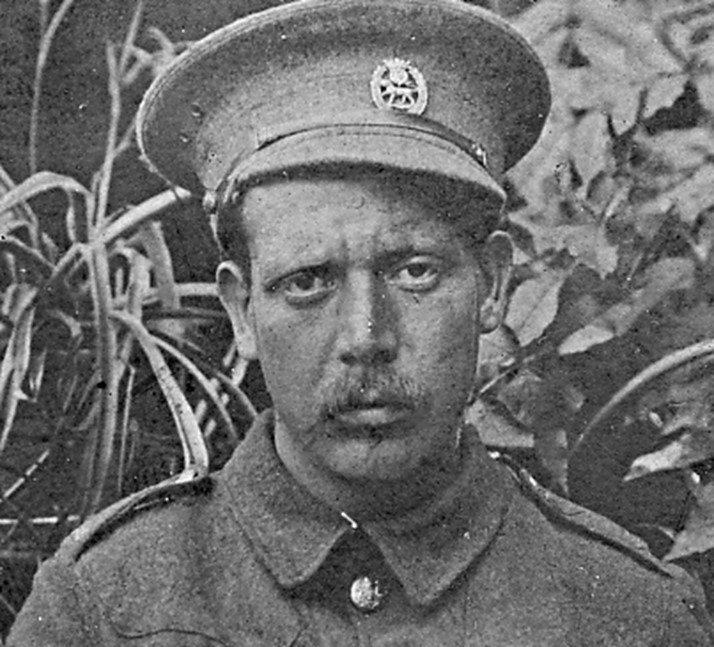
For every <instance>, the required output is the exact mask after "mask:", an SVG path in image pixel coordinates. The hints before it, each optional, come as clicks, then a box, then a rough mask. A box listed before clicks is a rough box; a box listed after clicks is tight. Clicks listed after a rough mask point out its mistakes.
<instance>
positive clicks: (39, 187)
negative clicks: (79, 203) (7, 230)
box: [0, 171, 90, 213]
mask: <svg viewBox="0 0 714 647" xmlns="http://www.w3.org/2000/svg"><path fill="white" fill-rule="evenodd" d="M54 189H60V190H62V191H64V192H66V193H80V194H81V195H84V196H89V195H90V193H89V191H87V189H85V188H84V187H83V186H82V185H81V184H80V183H79V182H77V180H75V179H74V178H72V177H69V176H68V175H59V174H58V173H52V172H50V171H40V172H39V173H35V174H34V175H31V176H30V177H29V178H27V179H26V180H25V181H24V182H22V183H21V184H18V185H17V186H16V187H14V188H13V189H11V190H10V191H8V192H7V193H6V194H5V195H3V196H2V197H0V213H2V212H3V211H7V210H8V209H12V208H14V207H15V206H17V205H20V204H22V203H24V202H26V201H27V200H29V199H30V198H33V197H35V196H36V195H39V194H40V193H46V192H47V191H52V190H54Z"/></svg>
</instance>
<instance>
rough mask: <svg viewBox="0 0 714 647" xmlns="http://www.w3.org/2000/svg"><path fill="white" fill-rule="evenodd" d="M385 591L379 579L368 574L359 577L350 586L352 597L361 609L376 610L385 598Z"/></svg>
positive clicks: (366, 610)
mask: <svg viewBox="0 0 714 647" xmlns="http://www.w3.org/2000/svg"><path fill="white" fill-rule="evenodd" d="M384 596H385V592H384V590H383V589H382V588H381V586H380V583H379V580H376V579H373V578H369V577H367V576H364V577H358V578H357V579H356V580H355V581H354V582H352V586H351V587H350V599H351V600H352V604H354V605H355V606H356V607H357V608H358V609H359V610H360V611H364V612H365V613H368V612H370V611H376V610H377V609H378V608H379V607H380V606H381V604H382V602H383V600H384Z"/></svg>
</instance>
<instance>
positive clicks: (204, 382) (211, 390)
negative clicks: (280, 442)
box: [152, 335, 238, 439]
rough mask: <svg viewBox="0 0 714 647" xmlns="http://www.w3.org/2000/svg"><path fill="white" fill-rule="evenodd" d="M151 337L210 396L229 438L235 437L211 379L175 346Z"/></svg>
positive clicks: (233, 428) (232, 427) (227, 414)
mask: <svg viewBox="0 0 714 647" xmlns="http://www.w3.org/2000/svg"><path fill="white" fill-rule="evenodd" d="M152 339H153V340H154V343H156V345H157V346H159V348H163V349H164V350H165V351H166V352H167V353H169V355H172V356H173V357H175V358H176V359H177V360H178V361H179V362H180V363H181V364H182V365H183V366H184V368H185V369H186V370H187V371H188V372H189V373H190V374H191V375H193V377H194V378H195V379H196V381H197V382H198V383H199V385H200V386H201V388H202V389H203V390H204V392H205V393H206V395H207V396H208V397H209V398H210V400H211V402H213V404H214V406H215V407H216V409H217V410H218V413H219V414H220V416H221V418H222V419H223V422H224V423H225V425H226V427H227V429H228V433H229V434H230V436H231V438H233V439H237V438H238V433H237V432H236V429H235V426H234V424H233V421H232V420H231V416H230V414H229V413H228V409H226V405H225V403H224V402H223V400H222V399H221V394H220V393H219V392H218V389H217V388H216V385H215V384H214V383H213V382H212V381H211V380H209V379H208V378H207V377H206V375H205V374H204V373H203V371H202V370H201V369H200V368H198V366H196V364H194V363H193V362H192V361H191V360H190V359H189V358H188V357H187V356H186V355H185V354H184V353H182V352H181V351H180V350H179V349H178V348H175V347H174V346H172V345H171V344H169V343H168V342H166V341H164V340H163V339H161V338H160V337H156V336H154V335H152Z"/></svg>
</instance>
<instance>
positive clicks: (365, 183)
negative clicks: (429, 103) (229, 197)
mask: <svg viewBox="0 0 714 647" xmlns="http://www.w3.org/2000/svg"><path fill="white" fill-rule="evenodd" d="M402 180H403V181H404V182H406V183H404V182H403V183H401V184H400V183H399V181H398V179H397V178H393V177H392V178H384V177H379V176H375V175H370V174H363V175H356V176H354V177H348V178H324V177H319V178H303V179H300V180H285V181H278V182H272V183H269V184H265V185H259V186H255V187H253V188H251V189H250V190H249V191H248V192H247V193H246V195H245V196H244V203H243V215H244V219H245V221H246V228H247V230H248V234H249V236H250V238H251V239H252V240H253V242H254V243H255V244H257V246H258V247H260V248H262V249H264V250H266V251H268V252H270V251H278V250H277V249H276V248H280V247H281V246H286V247H287V248H288V249H290V250H292V251H293V252H295V253H298V252H301V251H306V252H308V251H309V250H312V249H314V250H317V249H319V248H323V249H324V250H325V251H326V250H327V249H328V248H331V247H332V248H334V247H336V246H337V247H339V246H344V245H346V244H349V243H355V244H357V243H358V242H360V241H361V242H362V243H363V244H367V245H369V247H370V249H371V250H372V251H373V252H374V253H378V252H379V251H380V250H384V251H388V250H393V249H397V248H407V247H409V246H410V245H412V246H413V245H419V244H428V243H434V244H448V243H449V242H450V241H451V240H452V239H454V238H455V232H454V230H453V228H452V227H451V224H450V223H449V222H447V220H446V218H447V217H448V216H447V215H445V214H444V213H442V209H441V205H440V204H439V203H438V201H437V200H436V199H435V198H434V196H433V195H431V194H430V192H429V191H425V190H423V187H422V188H420V189H419V190H410V185H409V184H408V178H402Z"/></svg>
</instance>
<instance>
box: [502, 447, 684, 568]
mask: <svg viewBox="0 0 714 647" xmlns="http://www.w3.org/2000/svg"><path fill="white" fill-rule="evenodd" d="M496 458H497V460H498V461H499V462H501V463H503V464H505V465H506V467H507V468H508V471H509V472H510V473H511V474H512V476H513V477H514V479H515V481H516V483H517V484H518V486H519V489H520V490H521V491H522V492H523V493H524V494H525V495H526V496H527V497H528V498H529V499H530V500H531V501H533V502H534V503H535V504H536V505H537V506H538V507H539V508H540V509H541V511H542V512H543V513H544V514H546V515H547V516H548V517H551V518H555V519H556V520H558V521H560V522H561V523H563V524H567V525H571V526H573V527H574V528H575V529H576V530H579V531H581V532H585V533H587V534H588V535H590V536H592V537H594V538H596V539H598V540H600V541H601V542H604V543H607V544H609V545H611V546H613V547H614V548H616V549H618V550H619V551H620V552H623V553H626V554H628V555H630V556H631V557H633V558H634V559H636V560H637V561H639V562H641V563H643V564H644V565H645V566H647V567H649V568H650V569H652V570H656V571H658V572H660V573H662V574H663V575H667V576H668V577H672V576H673V575H674V573H673V570H674V569H671V568H670V567H669V565H668V564H666V563H664V562H662V561H661V560H659V559H657V557H655V556H654V555H653V554H652V552H651V551H650V549H649V546H648V545H647V544H646V543H645V542H644V540H642V539H641V538H639V537H637V536H636V535H633V534H632V533H631V532H629V531H627V530H625V528H623V527H622V526H620V525H619V524H617V523H615V522H614V521H612V520H611V519H608V518H607V517H604V516H603V515H600V514H598V513H597V512H594V511H592V510H588V509H587V508H584V507H582V506H580V505H578V504H577V503H575V502H573V501H570V500H569V499H566V498H564V497H562V496H559V495H557V494H555V492H552V491H551V490H549V489H548V488H546V487H543V486H542V485H541V484H540V483H538V481H536V479H535V478H534V477H533V476H532V475H531V474H530V473H529V472H528V471H526V470H525V469H523V468H522V467H520V466H519V465H517V464H516V463H515V461H513V460H512V459H511V458H509V457H506V456H504V455H503V454H500V453H499V455H498V456H497V457H496Z"/></svg>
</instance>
